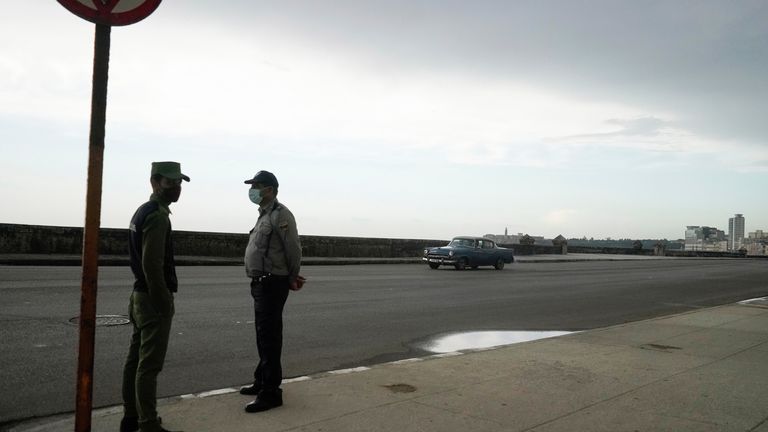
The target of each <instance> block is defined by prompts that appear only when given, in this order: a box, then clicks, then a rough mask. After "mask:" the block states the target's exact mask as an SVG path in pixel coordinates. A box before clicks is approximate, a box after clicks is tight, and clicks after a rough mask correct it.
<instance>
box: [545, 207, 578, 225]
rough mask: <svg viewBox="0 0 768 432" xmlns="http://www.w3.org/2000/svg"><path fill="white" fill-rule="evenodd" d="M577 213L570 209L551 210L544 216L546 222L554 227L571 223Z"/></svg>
mask: <svg viewBox="0 0 768 432" xmlns="http://www.w3.org/2000/svg"><path fill="white" fill-rule="evenodd" d="M577 213H578V211H577V210H575V209H568V208H566V209H556V210H551V211H550V212H549V213H547V214H546V215H545V216H544V220H545V221H546V222H547V223H549V224H552V225H562V224H565V223H568V222H570V221H571V220H572V219H573V217H574V216H576V214H577Z"/></svg>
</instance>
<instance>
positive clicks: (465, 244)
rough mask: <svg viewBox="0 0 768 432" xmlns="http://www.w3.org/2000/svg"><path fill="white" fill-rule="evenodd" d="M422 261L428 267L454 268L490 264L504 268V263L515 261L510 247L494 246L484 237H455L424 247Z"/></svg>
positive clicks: (498, 268)
mask: <svg viewBox="0 0 768 432" xmlns="http://www.w3.org/2000/svg"><path fill="white" fill-rule="evenodd" d="M422 260H423V261H424V262H426V263H427V264H429V268H431V269H436V268H438V267H440V266H441V265H452V266H454V267H455V268H456V270H464V269H465V268H467V267H471V268H473V269H475V268H477V267H478V266H481V265H482V266H485V265H490V266H494V267H495V268H496V270H501V269H503V268H504V264H510V263H513V262H514V261H515V257H514V256H512V249H506V248H502V247H498V246H496V243H495V242H494V241H493V240H491V239H487V238H484V237H455V238H454V239H453V240H451V242H450V243H448V245H447V246H442V247H433V248H429V249H424V258H422Z"/></svg>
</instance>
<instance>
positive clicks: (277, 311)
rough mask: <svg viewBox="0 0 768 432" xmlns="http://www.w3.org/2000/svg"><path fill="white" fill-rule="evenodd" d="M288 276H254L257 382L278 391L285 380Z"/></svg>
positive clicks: (263, 386)
mask: <svg viewBox="0 0 768 432" xmlns="http://www.w3.org/2000/svg"><path fill="white" fill-rule="evenodd" d="M289 286H290V283H289V282H288V276H276V275H269V276H261V277H258V278H253V279H252V280H251V297H253V312H254V317H255V320H254V322H255V325H256V346H257V348H258V350H259V364H258V366H256V370H255V371H254V372H253V383H254V384H256V386H258V387H260V388H261V389H262V391H264V392H272V391H277V390H278V389H279V388H280V383H281V382H282V380H283V368H282V365H281V364H280V360H281V359H280V357H281V352H282V349H283V308H284V306H285V301H286V300H287V299H288V291H289Z"/></svg>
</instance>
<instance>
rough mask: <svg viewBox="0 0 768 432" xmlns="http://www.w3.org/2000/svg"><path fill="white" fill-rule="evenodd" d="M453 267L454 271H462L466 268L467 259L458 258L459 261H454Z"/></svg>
mask: <svg viewBox="0 0 768 432" xmlns="http://www.w3.org/2000/svg"><path fill="white" fill-rule="evenodd" d="M454 267H456V270H464V269H465V268H467V259H466V258H459V260H458V261H456V264H454Z"/></svg>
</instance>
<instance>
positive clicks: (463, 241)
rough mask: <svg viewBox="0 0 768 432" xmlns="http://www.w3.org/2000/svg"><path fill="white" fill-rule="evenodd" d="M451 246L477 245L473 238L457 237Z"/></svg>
mask: <svg viewBox="0 0 768 432" xmlns="http://www.w3.org/2000/svg"><path fill="white" fill-rule="evenodd" d="M450 245H451V246H466V247H472V246H474V245H475V241H474V240H472V239H464V238H455V239H453V240H451V243H450Z"/></svg>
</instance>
